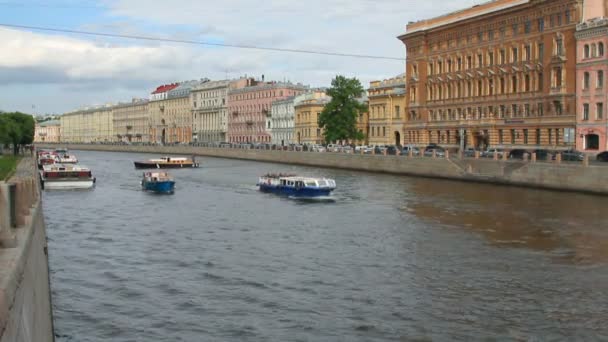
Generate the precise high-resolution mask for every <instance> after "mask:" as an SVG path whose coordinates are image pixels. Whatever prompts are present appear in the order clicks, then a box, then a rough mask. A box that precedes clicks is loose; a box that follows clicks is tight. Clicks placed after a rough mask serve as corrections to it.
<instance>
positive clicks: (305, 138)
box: [294, 91, 331, 144]
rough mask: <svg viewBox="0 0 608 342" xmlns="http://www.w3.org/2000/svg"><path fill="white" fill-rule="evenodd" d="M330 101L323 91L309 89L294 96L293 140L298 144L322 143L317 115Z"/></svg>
mask: <svg viewBox="0 0 608 342" xmlns="http://www.w3.org/2000/svg"><path fill="white" fill-rule="evenodd" d="M329 101H331V97H329V96H327V94H325V92H324V91H311V92H308V93H304V94H301V95H299V96H296V97H295V99H294V111H295V123H294V126H295V127H294V128H295V142H296V143H298V144H322V143H323V142H324V140H325V139H324V137H323V129H322V128H320V127H319V117H320V115H321V112H322V111H323V108H325V105H326V104H327V103H329Z"/></svg>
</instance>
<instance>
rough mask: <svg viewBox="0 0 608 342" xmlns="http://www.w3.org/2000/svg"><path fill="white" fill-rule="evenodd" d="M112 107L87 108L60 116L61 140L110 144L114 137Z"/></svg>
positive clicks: (114, 139) (109, 105) (108, 105)
mask: <svg viewBox="0 0 608 342" xmlns="http://www.w3.org/2000/svg"><path fill="white" fill-rule="evenodd" d="M112 108H113V105H111V104H107V105H105V106H97V107H90V108H89V107H87V108H85V109H79V110H76V111H73V112H69V113H65V114H63V115H62V116H61V119H60V120H61V140H62V141H65V142H76V143H78V142H82V143H91V142H111V141H116V137H115V136H114V123H113V118H114V114H113V110H112Z"/></svg>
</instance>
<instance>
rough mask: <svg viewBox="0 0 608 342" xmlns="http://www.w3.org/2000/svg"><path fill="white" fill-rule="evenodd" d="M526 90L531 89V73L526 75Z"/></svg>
mask: <svg viewBox="0 0 608 342" xmlns="http://www.w3.org/2000/svg"><path fill="white" fill-rule="evenodd" d="M524 88H525V89H524V91H526V92H528V91H530V75H526V76H525V77H524Z"/></svg>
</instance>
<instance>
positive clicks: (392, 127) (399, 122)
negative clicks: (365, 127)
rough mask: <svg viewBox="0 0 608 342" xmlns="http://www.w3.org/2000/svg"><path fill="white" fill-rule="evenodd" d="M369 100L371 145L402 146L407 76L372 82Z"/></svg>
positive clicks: (369, 139)
mask: <svg viewBox="0 0 608 342" xmlns="http://www.w3.org/2000/svg"><path fill="white" fill-rule="evenodd" d="M367 96H368V99H369V137H368V141H369V144H370V145H401V144H402V143H403V140H402V131H403V124H404V120H403V118H404V116H405V112H406V110H405V74H401V75H398V76H396V77H394V78H390V79H387V80H382V81H372V82H371V83H370V86H369V89H368V90H367Z"/></svg>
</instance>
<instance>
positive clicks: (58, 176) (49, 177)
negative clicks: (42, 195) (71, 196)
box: [40, 164, 96, 189]
mask: <svg viewBox="0 0 608 342" xmlns="http://www.w3.org/2000/svg"><path fill="white" fill-rule="evenodd" d="M40 180H41V183H42V188H43V189H89V188H92V187H93V186H94V185H95V181H96V179H95V177H93V175H92V174H91V170H90V169H89V168H88V167H86V166H82V165H64V164H51V165H43V166H42V171H40Z"/></svg>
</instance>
